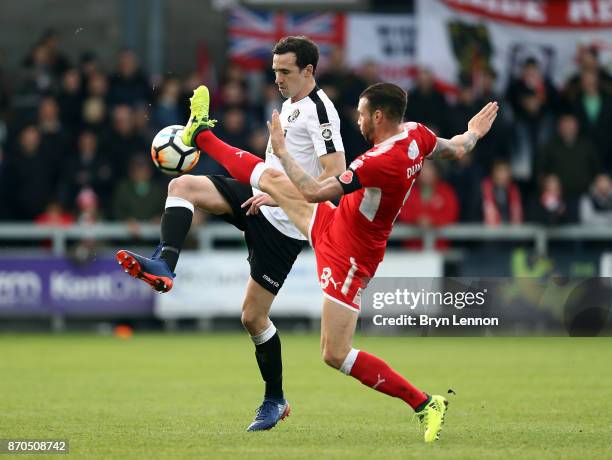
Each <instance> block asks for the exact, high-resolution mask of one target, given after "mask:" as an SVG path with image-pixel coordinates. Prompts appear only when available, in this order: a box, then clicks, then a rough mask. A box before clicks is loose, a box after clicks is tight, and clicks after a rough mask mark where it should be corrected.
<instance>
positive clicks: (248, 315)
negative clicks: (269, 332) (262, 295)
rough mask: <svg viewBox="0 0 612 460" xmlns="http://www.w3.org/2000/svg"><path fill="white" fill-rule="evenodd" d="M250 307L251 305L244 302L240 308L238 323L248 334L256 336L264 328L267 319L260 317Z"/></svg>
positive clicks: (265, 316)
mask: <svg viewBox="0 0 612 460" xmlns="http://www.w3.org/2000/svg"><path fill="white" fill-rule="evenodd" d="M251 305H252V304H250V303H248V302H245V304H244V305H243V307H242V316H241V317H240V321H241V322H242V325H243V326H244V328H245V329H246V330H247V331H248V332H249V334H251V335H258V334H261V333H262V332H263V330H264V329H265V328H266V326H267V324H268V317H267V315H262V314H261V313H260V312H259V311H258V309H257V308H253V307H252V306H251Z"/></svg>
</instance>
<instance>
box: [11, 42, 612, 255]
mask: <svg viewBox="0 0 612 460" xmlns="http://www.w3.org/2000/svg"><path fill="white" fill-rule="evenodd" d="M575 59H576V68H575V72H574V74H573V75H571V76H570V77H569V78H568V79H567V81H565V83H564V84H563V85H562V86H555V85H554V84H553V83H552V82H551V81H550V80H549V79H547V78H546V77H545V76H544V74H543V72H542V70H541V69H540V67H539V64H538V62H537V61H536V60H535V59H526V60H525V62H524V63H523V65H522V70H521V72H520V74H519V75H518V76H517V77H513V78H510V79H509V83H508V85H507V87H506V88H505V89H504V90H503V91H497V90H496V89H495V88H497V85H496V80H497V78H498V77H499V76H498V75H495V73H494V72H493V71H490V70H483V71H482V72H481V73H480V74H478V75H472V76H471V77H470V78H464V79H462V80H461V82H460V84H459V87H458V89H457V90H456V91H452V92H448V91H445V92H443V91H442V88H440V87H439V85H438V84H437V82H436V81H435V79H434V78H433V74H432V72H431V70H430V69H428V68H426V67H421V68H420V69H419V70H418V73H417V74H416V76H415V78H414V85H413V87H411V88H406V90H407V91H408V93H409V98H408V109H407V113H406V119H407V120H413V121H418V122H421V123H424V124H426V125H427V126H429V127H430V128H431V129H433V130H434V131H435V132H436V133H437V134H438V135H440V136H443V137H451V136H452V135H454V134H457V133H461V132H463V131H465V129H466V126H467V122H468V120H469V119H470V118H471V116H472V115H473V114H475V113H476V112H477V111H478V110H479V109H480V107H481V106H482V105H484V104H485V103H486V102H488V101H490V100H496V101H498V102H499V103H500V105H501V107H502V109H501V114H500V116H499V117H498V119H497V121H496V123H495V125H494V128H493V130H492V132H491V133H490V134H489V135H488V136H487V137H486V138H485V139H483V140H482V141H481V142H480V143H479V144H478V146H477V148H476V150H475V151H474V153H473V155H470V156H468V157H466V158H465V159H464V160H462V161H461V162H457V163H451V164H444V165H442V164H436V163H434V162H428V163H427V166H426V167H425V168H424V170H423V172H422V174H421V175H420V177H419V179H418V184H417V186H416V187H415V189H414V190H413V192H412V196H411V199H410V200H409V201H408V202H407V205H406V207H405V208H404V209H403V211H402V213H401V215H400V221H402V222H406V223H411V224H416V225H421V226H440V225H446V224H451V223H455V222H480V223H484V224H486V225H491V226H494V225H498V224H501V223H511V224H520V223H523V222H533V223H540V224H545V225H557V224H565V223H579V222H582V223H585V224H593V225H595V224H597V225H600V224H601V225H610V224H612V180H611V179H610V174H611V173H612V129H611V127H612V77H611V75H610V73H608V72H607V71H606V69H605V68H604V67H603V66H602V65H601V64H600V62H599V59H598V51H597V49H595V48H593V47H588V46H577V49H576V56H575ZM1 65H2V63H1V62H0V200H1V201H0V202H1V203H2V206H0V219H2V220H3V221H27V222H36V223H38V224H71V223H73V222H77V221H83V222H95V221H118V222H127V221H131V222H135V221H140V222H156V221H157V220H158V219H159V217H160V215H161V212H162V210H163V206H164V200H165V195H166V186H167V183H168V181H169V180H170V178H168V177H167V176H164V175H162V174H160V173H159V172H158V171H156V170H155V169H154V166H153V164H152V162H151V161H150V158H148V155H149V149H150V142H151V139H152V138H153V137H154V135H155V133H156V132H157V131H158V130H159V129H161V128H163V127H164V126H168V125H172V124H184V122H185V120H186V119H187V115H188V97H189V95H190V93H191V91H192V90H193V88H195V87H196V86H197V85H199V84H202V83H206V84H207V85H209V86H211V87H212V88H213V91H214V92H213V107H214V116H215V118H218V119H219V120H220V123H219V125H218V126H219V127H218V129H217V130H216V133H217V135H218V136H219V137H221V138H222V139H224V140H226V141H227V142H228V143H230V144H233V145H236V146H238V147H240V148H243V149H246V150H250V151H252V152H253V153H255V154H259V155H262V154H263V152H264V151H265V146H266V143H267V131H266V129H265V120H266V119H267V118H268V117H269V114H270V113H271V111H272V109H273V108H278V107H279V106H280V104H282V102H283V101H282V98H281V96H280V94H279V93H278V90H277V88H276V86H275V85H274V81H273V75H272V73H271V71H269V70H265V71H255V72H254V71H252V70H249V71H247V70H245V69H243V68H242V67H240V66H239V65H237V64H228V65H227V66H226V68H225V69H223V70H222V71H221V72H216V74H215V75H212V77H214V78H211V76H210V75H208V76H207V77H205V76H203V74H202V73H201V72H197V71H196V70H195V69H196V66H195V64H194V71H193V72H191V73H186V74H184V75H174V74H171V73H166V74H164V75H163V76H162V77H155V78H152V77H151V76H150V75H148V74H147V73H146V72H145V71H144V70H143V66H142V63H141V61H140V57H139V56H138V55H137V54H136V53H135V52H133V51H132V50H130V49H121V50H120V51H118V52H117V54H116V59H115V63H114V66H112V67H105V66H103V65H102V64H101V62H100V61H99V59H98V57H97V56H96V53H95V51H90V52H85V53H83V54H82V55H81V56H80V57H79V58H78V59H76V60H75V59H69V58H68V57H67V54H66V53H65V50H64V49H63V48H62V37H61V36H60V35H59V34H58V32H56V31H54V30H48V31H46V32H45V33H44V35H42V36H41V37H38V38H37V39H36V41H35V42H33V43H32V47H31V50H30V51H29V53H28V54H27V55H26V56H23V60H22V63H21V68H20V70H19V72H18V73H17V74H11V75H9V74H8V73H7V72H6V70H4V71H3V69H2V67H1ZM380 80H381V78H380V76H379V73H378V69H377V66H376V64H374V63H372V62H368V63H364V65H363V66H362V67H361V68H359V69H357V70H351V69H350V68H349V67H348V66H347V65H346V63H345V61H344V50H343V49H341V48H336V49H335V50H334V51H333V53H332V55H331V59H330V60H329V62H327V65H326V66H325V67H323V68H320V69H318V71H317V81H318V84H319V86H320V87H322V88H323V89H324V90H325V91H326V92H327V94H328V95H329V96H330V98H331V99H332V100H333V101H334V102H335V104H336V107H337V109H338V111H339V113H340V116H341V127H342V135H343V138H344V146H345V150H346V155H347V164H348V163H349V162H350V161H351V160H352V158H354V157H356V156H357V155H359V154H361V153H362V152H363V151H365V150H366V149H367V148H369V146H368V145H367V144H366V143H365V141H364V140H363V139H362V137H361V135H360V133H359V131H358V129H357V125H356V118H355V108H356V103H357V99H358V96H359V94H360V92H361V91H362V90H363V89H364V88H366V87H367V86H368V85H369V84H371V83H374V82H377V81H380ZM193 173H194V174H208V173H223V170H222V169H221V168H220V166H219V165H217V164H216V163H215V162H214V161H212V160H210V159H209V158H208V157H207V156H205V155H202V157H201V160H200V162H199V164H198V165H197V167H196V169H195V170H194V171H193ZM439 244H443V243H439Z"/></svg>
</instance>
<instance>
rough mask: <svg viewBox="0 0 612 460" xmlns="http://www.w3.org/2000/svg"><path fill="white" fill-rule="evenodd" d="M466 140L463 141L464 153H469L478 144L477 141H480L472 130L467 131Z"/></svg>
mask: <svg viewBox="0 0 612 460" xmlns="http://www.w3.org/2000/svg"><path fill="white" fill-rule="evenodd" d="M465 137H466V140H465V142H464V143H463V150H464V153H469V152H471V151H472V149H473V148H474V147H475V146H476V142H478V136H477V135H476V134H474V133H473V132H471V131H468V132H466V133H465Z"/></svg>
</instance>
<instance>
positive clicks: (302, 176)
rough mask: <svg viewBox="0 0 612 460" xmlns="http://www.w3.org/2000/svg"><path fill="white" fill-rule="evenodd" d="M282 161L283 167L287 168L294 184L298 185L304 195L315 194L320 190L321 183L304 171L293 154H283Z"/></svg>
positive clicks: (286, 170)
mask: <svg viewBox="0 0 612 460" xmlns="http://www.w3.org/2000/svg"><path fill="white" fill-rule="evenodd" d="M280 161H281V164H282V165H283V168H285V172H286V173H287V176H289V179H291V182H293V185H295V186H296V187H297V189H298V190H299V191H300V192H301V193H302V195H304V196H308V195H313V194H315V193H316V192H317V191H318V189H319V183H318V182H317V180H316V179H315V178H314V177H312V176H311V175H310V174H308V173H307V172H306V171H304V170H303V169H302V167H301V166H300V165H299V164H297V162H296V161H295V160H294V159H293V157H292V156H291V155H283V156H282V157H281V158H280Z"/></svg>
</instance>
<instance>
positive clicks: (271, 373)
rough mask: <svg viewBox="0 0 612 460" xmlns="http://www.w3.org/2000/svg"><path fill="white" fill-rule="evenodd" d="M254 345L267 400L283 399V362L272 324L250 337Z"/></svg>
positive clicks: (278, 339)
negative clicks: (264, 383)
mask: <svg viewBox="0 0 612 460" xmlns="http://www.w3.org/2000/svg"><path fill="white" fill-rule="evenodd" d="M251 339H252V340H253V342H254V343H255V358H256V359H257V364H258V365H259V371H260V372H261V377H262V378H263V380H264V382H266V393H265V395H264V397H265V398H267V399H284V395H283V360H282V357H281V341H280V337H279V336H278V332H277V331H276V327H274V324H272V325H270V327H269V328H268V329H266V330H265V331H264V332H262V333H261V334H259V335H256V336H253V337H251Z"/></svg>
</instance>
